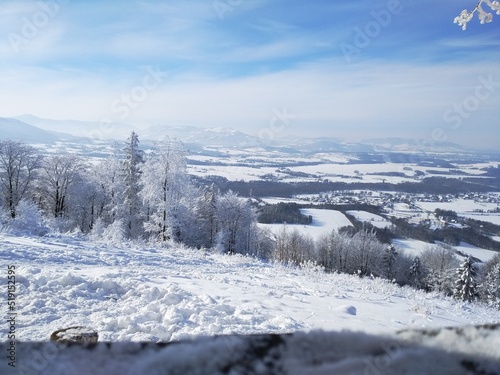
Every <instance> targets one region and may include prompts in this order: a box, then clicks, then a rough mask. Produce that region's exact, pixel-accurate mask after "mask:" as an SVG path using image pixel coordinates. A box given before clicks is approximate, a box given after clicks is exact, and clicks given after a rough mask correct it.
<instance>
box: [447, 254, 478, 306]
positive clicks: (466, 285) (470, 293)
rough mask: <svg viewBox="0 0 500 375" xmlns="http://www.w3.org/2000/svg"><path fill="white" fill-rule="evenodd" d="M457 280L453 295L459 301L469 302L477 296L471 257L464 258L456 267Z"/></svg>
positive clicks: (475, 277)
mask: <svg viewBox="0 0 500 375" xmlns="http://www.w3.org/2000/svg"><path fill="white" fill-rule="evenodd" d="M457 277H458V279H457V281H456V282H455V289H454V290H453V296H454V297H455V298H456V299H459V300H461V301H467V302H471V301H472V300H474V299H476V298H477V296H478V291H477V271H476V269H475V267H474V262H473V261H472V258H471V257H467V258H465V260H464V261H463V263H462V264H461V265H460V267H459V268H458V269H457Z"/></svg>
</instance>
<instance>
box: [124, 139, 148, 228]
mask: <svg viewBox="0 0 500 375" xmlns="http://www.w3.org/2000/svg"><path fill="white" fill-rule="evenodd" d="M123 151H124V152H125V160H124V161H123V181H124V183H125V190H124V191H123V197H122V201H123V210H122V211H123V212H122V215H123V219H124V223H125V231H126V232H125V235H126V237H127V238H136V237H139V236H140V234H141V230H142V219H141V209H142V204H141V200H140V198H139V191H140V176H141V164H143V163H144V151H142V150H140V149H139V136H138V135H137V134H136V133H135V132H132V134H130V137H129V138H128V139H127V143H126V147H125V148H124V149H123Z"/></svg>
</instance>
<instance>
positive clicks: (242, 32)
mask: <svg viewBox="0 0 500 375" xmlns="http://www.w3.org/2000/svg"><path fill="white" fill-rule="evenodd" d="M114 4H116V3H113V2H111V1H100V2H88V1H87V2H85V1H78V0H73V1H71V2H69V1H67V0H45V1H41V2H38V1H27V2H16V1H5V2H2V4H0V21H1V22H0V30H1V31H2V34H3V35H4V37H3V38H2V39H1V40H0V52H1V54H2V57H3V58H2V61H1V62H0V72H1V73H2V74H1V75H0V93H2V99H3V101H2V102H3V105H2V108H1V110H0V116H1V117H15V116H19V115H23V114H32V115H35V116H38V117H41V118H49V119H55V120H68V119H71V120H80V121H92V122H100V123H103V124H106V123H108V122H109V121H112V122H122V123H127V124H131V125H133V126H135V127H137V128H138V129H139V130H140V129H141V128H143V127H146V126H152V125H159V124H164V125H170V126H195V127H201V128H212V127H228V128H234V129H236V130H240V131H243V132H245V133H248V134H251V135H254V136H261V137H263V138H282V137H287V136H291V135H294V136H300V135H303V136H308V137H312V136H325V137H338V138H343V139H349V140H362V139H369V138H381V137H382V138H386V137H402V138H414V139H424V140H427V141H428V142H434V141H449V142H453V143H458V144H461V145H464V146H466V147H471V148H494V147H496V145H497V144H498V141H499V136H498V134H499V133H498V131H497V130H496V126H498V125H500V124H499V120H498V108H499V105H500V95H499V92H500V73H499V70H498V58H499V56H500V50H499V48H498V47H499V46H500V42H499V39H498V36H500V16H497V15H494V16H493V22H492V23H491V24H486V25H480V24H479V20H478V19H477V17H475V18H474V19H473V20H472V21H471V22H470V23H469V25H468V28H467V30H466V31H462V30H461V29H460V27H459V26H457V25H456V24H454V23H453V18H454V17H455V16H457V15H458V14H459V13H460V12H461V11H462V9H464V8H468V9H471V8H473V7H474V6H475V4H476V2H474V1H459V2H449V1H443V2H440V3H435V2H431V1H430V0H425V1H421V2H417V3H414V2H408V1H397V0H390V1H358V2H356V3H352V2H347V1H340V2H336V3H331V2H329V1H326V0H316V1H311V2H308V3H302V2H296V1H293V2H285V1H284V0H277V1H273V2H272V3H271V2H270V1H264V0H242V1H228V0H215V1H212V0H192V1H189V2H186V1H181V0H172V1H169V2H158V1H146V0H144V1H123V2H120V3H119V5H114Z"/></svg>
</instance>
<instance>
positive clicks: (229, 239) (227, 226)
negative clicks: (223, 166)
mask: <svg viewBox="0 0 500 375" xmlns="http://www.w3.org/2000/svg"><path fill="white" fill-rule="evenodd" d="M216 212H217V222H218V228H219V231H218V233H217V241H216V243H217V247H218V248H219V249H220V251H221V252H223V253H227V254H235V253H239V254H251V253H252V248H251V245H252V243H253V236H255V235H256V233H255V232H254V228H255V227H254V226H253V225H252V224H253V223H255V221H256V213H255V210H254V209H253V208H252V206H251V204H250V203H249V201H248V199H243V198H240V197H238V195H237V194H235V193H233V192H232V191H228V192H227V193H225V194H223V195H221V196H219V197H218V199H217V203H216Z"/></svg>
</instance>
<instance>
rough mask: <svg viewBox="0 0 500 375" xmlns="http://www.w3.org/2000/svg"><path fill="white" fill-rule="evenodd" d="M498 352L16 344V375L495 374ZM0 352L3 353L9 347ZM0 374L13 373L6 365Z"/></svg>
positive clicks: (322, 345)
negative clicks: (23, 374)
mask: <svg viewBox="0 0 500 375" xmlns="http://www.w3.org/2000/svg"><path fill="white" fill-rule="evenodd" d="M499 344H500V326H499V325H487V326H477V327H474V326H464V327H460V328H457V327H455V328H442V329H435V330H422V331H412V330H406V331H401V332H397V333H394V334H391V335H380V336H375V335H368V334H366V333H361V332H349V331H341V332H330V333H328V332H323V331H314V332H310V333H301V332H297V333H294V334H282V335H276V334H265V335H250V336H240V335H232V336H217V337H213V338H199V339H197V340H187V341H183V342H180V343H173V344H172V343H171V344H164V345H159V344H145V343H143V344H139V343H100V344H97V345H92V346H79V345H72V346H65V345H55V344H53V343H19V344H18V345H17V353H18V363H17V369H16V370H19V371H21V373H23V371H24V373H37V374H39V375H59V374H61V375H62V374H64V375H79V374H94V375H100V374H107V375H113V374H120V375H128V374H130V375H132V374H133V375H136V374H148V375H160V374H179V375H181V374H182V375H191V374H212V375H217V374H232V375H238V374H242V375H243V374H276V375H295V374H297V375H299V374H301V375H304V374H314V375H323V374H324V375H327V374H328V375H331V374H336V375H347V374H385V375H392V374H406V375H421V374H440V375H447V374H450V375H462V374H463V375H470V374H498V373H499V372H500V352H499V351H498V345H499ZM0 350H1V351H2V352H3V353H5V352H7V351H8V346H7V344H0ZM0 370H1V373H2V374H5V375H9V374H13V373H18V372H14V371H12V369H10V368H9V367H8V366H7V364H6V363H5V362H3V363H0ZM30 371H31V372H30Z"/></svg>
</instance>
